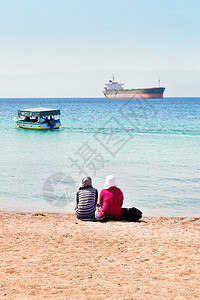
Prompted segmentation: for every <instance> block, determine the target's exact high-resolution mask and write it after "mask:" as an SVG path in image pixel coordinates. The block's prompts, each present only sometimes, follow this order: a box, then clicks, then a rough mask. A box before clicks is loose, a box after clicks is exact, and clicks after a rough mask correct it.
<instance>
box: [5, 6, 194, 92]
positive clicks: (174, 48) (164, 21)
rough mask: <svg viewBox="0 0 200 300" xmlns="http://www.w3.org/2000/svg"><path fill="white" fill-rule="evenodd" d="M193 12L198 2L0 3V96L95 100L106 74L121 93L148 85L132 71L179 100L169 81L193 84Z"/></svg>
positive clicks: (106, 78)
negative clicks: (124, 88)
mask: <svg viewBox="0 0 200 300" xmlns="http://www.w3.org/2000/svg"><path fill="white" fill-rule="evenodd" d="M199 13H200V1H199V0H190V1H188V0H187V1H186V0H123V1H122V0H115V1H114V0H93V1H92V0H84V1H83V0H74V1H68V0H0V40H1V47H0V90H1V87H3V88H4V89H3V90H2V91H3V94H2V95H1V92H0V97H6V96H8V97H9V96H15V95H16V96H40V95H41V96H45V95H46V96H47V97H48V96H56V95H57V96H66V97H68V96H81V95H82V96H83V97H84V96H92V95H93V94H91V91H93V92H92V93H94V96H102V94H101V90H102V88H103V84H104V83H105V81H107V80H108V79H109V78H108V76H111V75H112V73H115V75H116V76H117V79H118V80H119V81H123V82H125V81H126V83H127V85H128V84H129V86H127V87H132V88H133V87H139V86H133V85H134V83H135V84H137V85H140V86H141V87H145V86H146V85H147V84H151V81H150V80H148V79H146V78H147V77H145V76H144V81H143V82H142V76H141V79H140V80H138V78H140V75H138V76H139V77H138V78H137V79H136V78H135V76H136V75H135V74H136V73H135V72H136V71H137V72H138V74H144V72H146V71H147V72H148V74H149V76H150V77H151V76H155V78H154V79H153V80H154V81H156V83H157V77H158V76H160V75H162V78H163V79H164V81H165V82H164V83H163V84H164V85H165V86H167V87H168V88H167V89H168V96H173V93H175V95H176V96H178V95H180V96H183V95H182V94H180V91H181V87H180V86H178V89H180V90H178V91H177V93H176V89H175V90H174V86H173V84H172V82H171V81H172V78H173V82H175V80H176V76H178V77H179V78H182V79H181V80H182V81H183V82H184V80H185V82H187V81H188V84H190V83H189V82H191V85H190V87H191V88H192V87H193V88H194V87H196V86H195V84H198V85H199V86H200V82H199V78H200V76H199V74H200V59H199V56H200V34H199V30H200V18H199ZM61 72H62V74H61ZM132 72H133V73H132ZM152 72H153V73H152ZM173 72H174V73H173ZM177 72H178V73H177ZM44 73H45V74H46V75H45V74H44ZM52 73H53V75H52ZM63 73H64V74H63ZM65 73H66V74H65ZM74 73H76V74H77V76H75V74H74ZM56 74H57V75H56ZM70 74H71V77H70ZM98 74H99V76H98ZM173 74H174V77H173ZM177 74H178V75H177ZM191 74H193V75H191ZM6 75H7V76H6ZM64 75H65V76H66V77H64ZM30 76H31V77H30ZM37 76H38V77H37ZM41 76H42V78H43V80H42V81H41V80H39V78H41ZM44 76H47V77H46V79H44ZM52 76H53V77H52ZM187 76H188V77H187ZM191 76H194V77H196V79H195V78H194V81H191ZM89 77H90V79H91V81H90V80H89ZM91 77H92V78H91ZM67 78H70V79H71V81H70V87H71V90H70V87H69V86H68V89H67ZM162 78H161V79H162ZM65 79H66V85H65V84H64V81H65ZM170 79H171V81H170ZM27 80H28V82H29V83H27ZM153 80H152V84H153ZM177 80H178V79H177ZM31 81H32V82H34V84H32V85H31V83H30V82H31ZM56 81H57V82H58V84H57V85H56ZM60 81H63V84H62V85H61V83H60ZM84 81H85V84H84ZM52 82H53V86H52ZM90 82H91V85H92V86H93V87H95V89H97V90H98V91H97V92H96V93H95V90H94V89H93V90H92V89H90V88H91V87H90V86H89V85H90ZM23 83H24V85H26V88H24V90H23V89H22V86H23ZM40 83H41V84H40ZM44 84H45V89H44ZM48 84H49V90H48ZM27 85H28V88H27ZM131 85H132V86H131ZM19 86H21V89H20V88H19ZM76 86H80V88H79V92H78V93H76ZM86 86H87V87H88V89H87V88H86ZM188 86H189V85H188ZM64 87H66V89H65V88H64ZM62 88H63V90H62ZM72 88H73V89H72ZM169 88H172V93H170V90H169ZM81 89H82V90H81ZM167 89H166V92H167ZM11 90H12V92H11ZM36 90H37V94H36ZM61 90H62V91H61ZM45 91H46V94H45ZM47 91H48V92H47ZM68 91H70V92H69V93H68ZM73 91H74V92H73ZM196 92H197V93H198V94H197V95H196V96H200V89H199V91H198V90H196ZM14 93H16V94H14ZM56 93H57V94H56ZM81 93H82V94H81ZM188 93H189V90H188ZM188 95H189V94H188ZM188 95H187V93H186V96H188ZM191 96H193V95H191Z"/></svg>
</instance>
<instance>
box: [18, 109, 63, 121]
mask: <svg viewBox="0 0 200 300" xmlns="http://www.w3.org/2000/svg"><path fill="white" fill-rule="evenodd" d="M55 115H60V109H51V108H44V107H38V108H26V109H21V110H18V116H25V117H40V118H41V117H47V116H55Z"/></svg>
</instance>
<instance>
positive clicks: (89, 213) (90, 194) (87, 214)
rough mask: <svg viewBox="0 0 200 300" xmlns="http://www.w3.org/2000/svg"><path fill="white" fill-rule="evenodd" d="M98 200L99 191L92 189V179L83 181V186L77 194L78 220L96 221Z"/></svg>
mask: <svg viewBox="0 0 200 300" xmlns="http://www.w3.org/2000/svg"><path fill="white" fill-rule="evenodd" d="M97 199H98V191H97V189H95V188H93V187H92V179H91V178H90V177H85V178H83V179H82V186H81V187H80V188H79V190H78V192H77V194H76V208H75V210H76V217H77V218H78V219H81V220H84V219H95V210H96V205H97Z"/></svg>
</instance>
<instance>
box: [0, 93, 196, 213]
mask: <svg viewBox="0 0 200 300" xmlns="http://www.w3.org/2000/svg"><path fill="white" fill-rule="evenodd" d="M40 106H42V107H50V108H60V109H61V113H62V115H61V123H62V126H61V128H60V129H59V130H55V131H31V130H24V129H16V125H15V122H14V121H13V117H15V116H17V110H18V109H22V108H30V107H40ZM199 116H200V98H165V99H163V100H161V99H157V100H153V99H152V100H148V101H146V100H143V101H137V100H130V101H127V100H109V99H104V98H101V99H100V98H98V99H97V98H95V99H91V98H90V99H86V98H82V99H0V146H1V151H0V182H1V185H0V210H19V211H50V212H63V213H65V212H73V209H74V204H75V192H76V188H78V187H79V186H80V182H81V178H82V177H84V176H85V174H89V175H90V176H91V177H92V178H93V185H94V186H95V187H96V188H97V189H98V190H101V188H102V185H103V183H104V179H105V177H106V176H107V175H109V174H114V175H115V176H116V177H117V182H118V186H119V187H120V188H121V189H122V190H123V192H124V196H125V201H124V206H129V207H130V206H135V207H138V208H139V209H141V210H142V211H143V213H144V214H145V215H149V216H197V217H199V216H200V153H199V152H200V150H199V149H200V119H199Z"/></svg>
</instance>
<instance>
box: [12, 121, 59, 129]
mask: <svg viewBox="0 0 200 300" xmlns="http://www.w3.org/2000/svg"><path fill="white" fill-rule="evenodd" d="M60 126H61V123H60V121H57V122H55V124H54V126H50V125H49V124H48V123H41V124H40V123H37V122H23V121H17V127H18V128H23V129H32V130H48V129H59V128H60Z"/></svg>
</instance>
